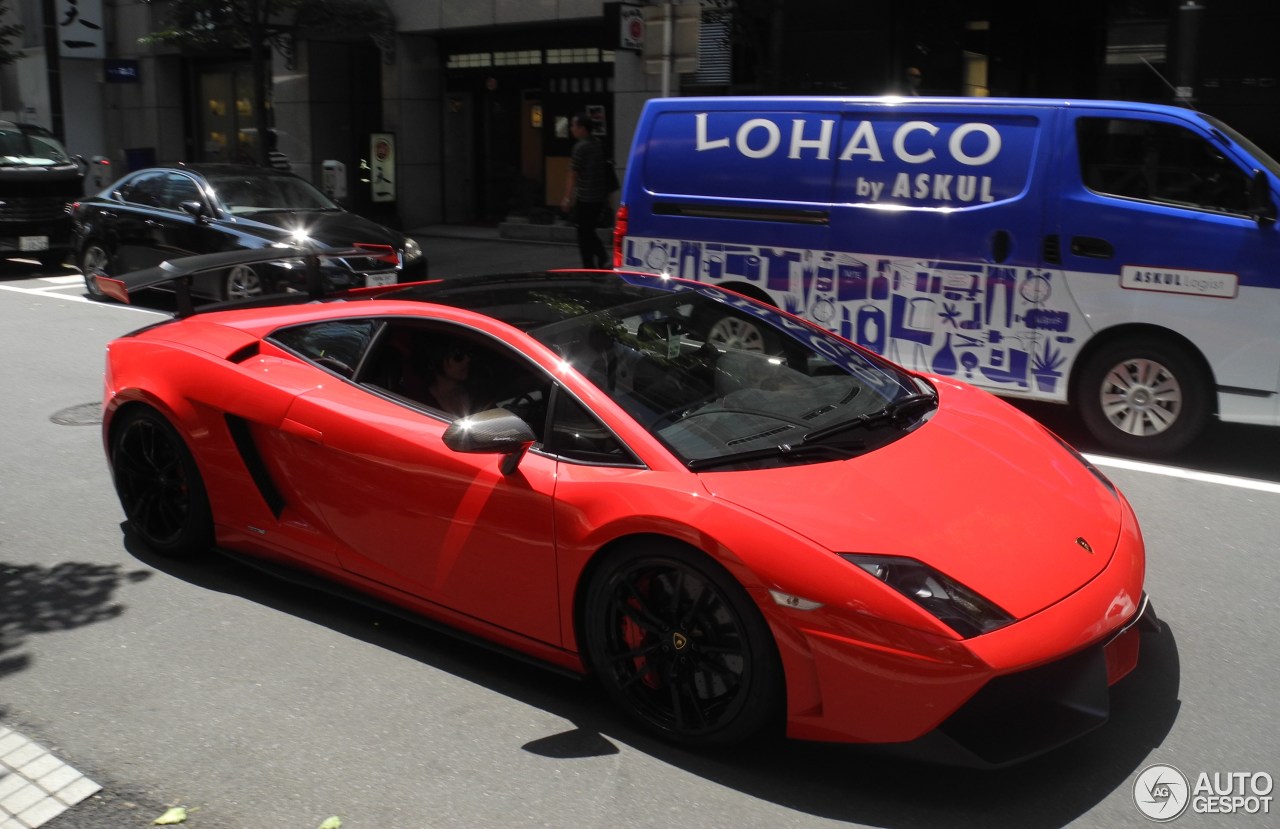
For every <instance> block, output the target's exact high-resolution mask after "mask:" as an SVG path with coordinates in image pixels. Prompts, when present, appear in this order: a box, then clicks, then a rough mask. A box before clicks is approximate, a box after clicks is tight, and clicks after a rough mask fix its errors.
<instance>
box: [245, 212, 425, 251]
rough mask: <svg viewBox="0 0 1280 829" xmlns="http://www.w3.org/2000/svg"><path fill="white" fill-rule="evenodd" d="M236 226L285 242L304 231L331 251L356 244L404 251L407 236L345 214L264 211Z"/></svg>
mask: <svg viewBox="0 0 1280 829" xmlns="http://www.w3.org/2000/svg"><path fill="white" fill-rule="evenodd" d="M234 221H235V224H236V225H237V226H239V227H241V228H243V229H245V230H248V231H250V232H252V233H255V234H257V235H260V236H263V237H265V238H269V239H273V240H284V239H287V238H288V237H289V236H291V235H292V234H293V233H295V232H296V231H297V230H299V229H301V230H303V231H305V232H306V234H307V235H308V236H310V237H311V238H312V239H314V240H316V241H317V242H320V243H321V244H324V245H328V246H329V247H346V246H348V245H353V244H356V243H363V244H373V245H391V246H392V247H393V248H396V249H397V250H398V249H400V248H403V247H404V234H403V233H399V232H398V231H394V230H391V229H389V228H386V227H383V226H382V225H380V224H377V223H376V222H371V221H369V220H368V219H366V218H364V217H363V216H357V215H356V214H354V213H345V212H327V211H325V212H322V211H311V210H264V211H261V212H258V213H252V214H248V215H244V216H237V217H236V218H235V220H234Z"/></svg>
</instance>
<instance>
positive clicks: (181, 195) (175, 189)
mask: <svg viewBox="0 0 1280 829" xmlns="http://www.w3.org/2000/svg"><path fill="white" fill-rule="evenodd" d="M184 201H203V199H202V198H201V197H200V188H199V187H197V186H196V183H195V181H194V180H193V179H192V178H191V176H184V175H183V174H182V173H170V174H169V175H168V176H167V177H166V178H165V183H164V199H163V201H162V202H161V205H160V206H161V207H165V208H168V209H169V210H181V209H182V208H181V207H180V205H181V204H182V203H183V202H184Z"/></svg>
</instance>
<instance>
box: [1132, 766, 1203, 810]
mask: <svg viewBox="0 0 1280 829" xmlns="http://www.w3.org/2000/svg"><path fill="white" fill-rule="evenodd" d="M1190 801H1191V786H1190V785H1188V783H1187V777H1186V775H1184V774H1183V773H1182V772H1180V771H1178V770H1177V769H1175V768H1174V767H1173V766H1167V765H1165V764H1163V763H1156V764H1155V765H1153V766H1147V767H1146V768H1145V769H1143V770H1142V772H1141V773H1140V774H1139V775H1138V779H1137V780H1135V781H1133V802H1134V803H1135V804H1137V806H1138V811H1140V812H1142V814H1143V816H1144V817H1146V818H1147V819H1148V820H1154V821H1155V822H1156V823H1166V822H1168V821H1171V820H1173V819H1174V818H1176V817H1178V816H1179V815H1181V814H1182V813H1183V812H1185V811H1186V810H1187V804H1188V803H1189V802H1190Z"/></svg>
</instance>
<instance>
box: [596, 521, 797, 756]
mask: <svg viewBox="0 0 1280 829" xmlns="http://www.w3.org/2000/svg"><path fill="white" fill-rule="evenodd" d="M605 555H606V559H605V560H603V561H602V562H601V565H600V567H598V568H597V569H596V571H595V572H596V575H595V577H594V578H593V580H592V583H591V586H590V588H589V592H588V594H587V602H586V607H585V615H584V624H585V640H586V647H587V652H588V657H589V659H590V662H591V665H592V667H593V669H594V671H595V673H596V675H597V677H598V678H599V680H600V682H601V683H602V684H603V685H604V688H605V690H606V691H607V692H608V694H609V696H610V697H612V698H613V700H614V701H615V702H616V703H618V704H619V705H621V706H622V707H623V708H624V709H626V710H627V711H628V712H629V713H631V714H632V715H633V716H634V717H635V718H636V719H638V720H639V721H640V722H641V723H642V724H643V725H644V726H646V727H648V728H649V729H650V730H652V731H655V732H657V733H658V734H660V735H661V736H663V737H666V738H668V739H671V740H674V741H676V742H681V743H687V744H701V745H729V744H734V743H739V742H742V741H743V740H746V739H747V738H749V737H752V736H754V735H756V734H758V733H759V732H761V731H762V730H763V729H764V728H765V727H766V726H769V725H771V724H773V723H774V722H775V720H776V719H777V718H778V717H779V715H780V714H781V712H782V698H783V692H782V669H781V666H780V662H779V659H778V654H777V650H776V647H775V645H774V642H773V638H772V635H771V634H770V632H769V627H768V625H767V624H766V623H765V621H764V618H763V617H762V616H761V614H760V610H759V609H758V608H757V607H756V606H755V604H754V603H753V602H752V601H751V599H750V598H749V597H748V596H747V594H746V591H744V590H743V589H742V587H741V586H740V585H739V584H738V583H737V582H736V581H735V580H734V579H733V578H732V577H731V576H730V575H729V574H728V573H727V572H726V571H725V570H724V569H723V568H722V567H720V566H719V565H718V564H716V563H715V562H713V561H711V560H710V559H707V558H705V557H702V556H701V554H699V553H697V552H696V551H691V550H686V549H684V548H680V547H677V546H676V545H674V544H664V543H661V542H656V543H654V544H653V545H652V546H648V545H646V544H636V545H628V546H627V547H625V548H618V549H615V550H613V551H611V552H610V553H606V554H605Z"/></svg>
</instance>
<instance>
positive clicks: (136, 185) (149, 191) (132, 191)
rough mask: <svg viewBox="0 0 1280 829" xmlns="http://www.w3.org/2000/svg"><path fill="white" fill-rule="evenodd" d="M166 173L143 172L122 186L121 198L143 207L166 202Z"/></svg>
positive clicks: (158, 205)
mask: <svg viewBox="0 0 1280 829" xmlns="http://www.w3.org/2000/svg"><path fill="white" fill-rule="evenodd" d="M164 183H165V173H163V172H152V173H142V174H141V175H138V176H135V177H134V178H131V179H129V181H128V182H127V183H126V184H125V185H124V186H122V187H121V188H120V190H119V193H120V198H121V199H123V200H124V201H126V202H128V203H130V204H140V205H142V206H143V207H160V206H161V205H162V204H163V203H164Z"/></svg>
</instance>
